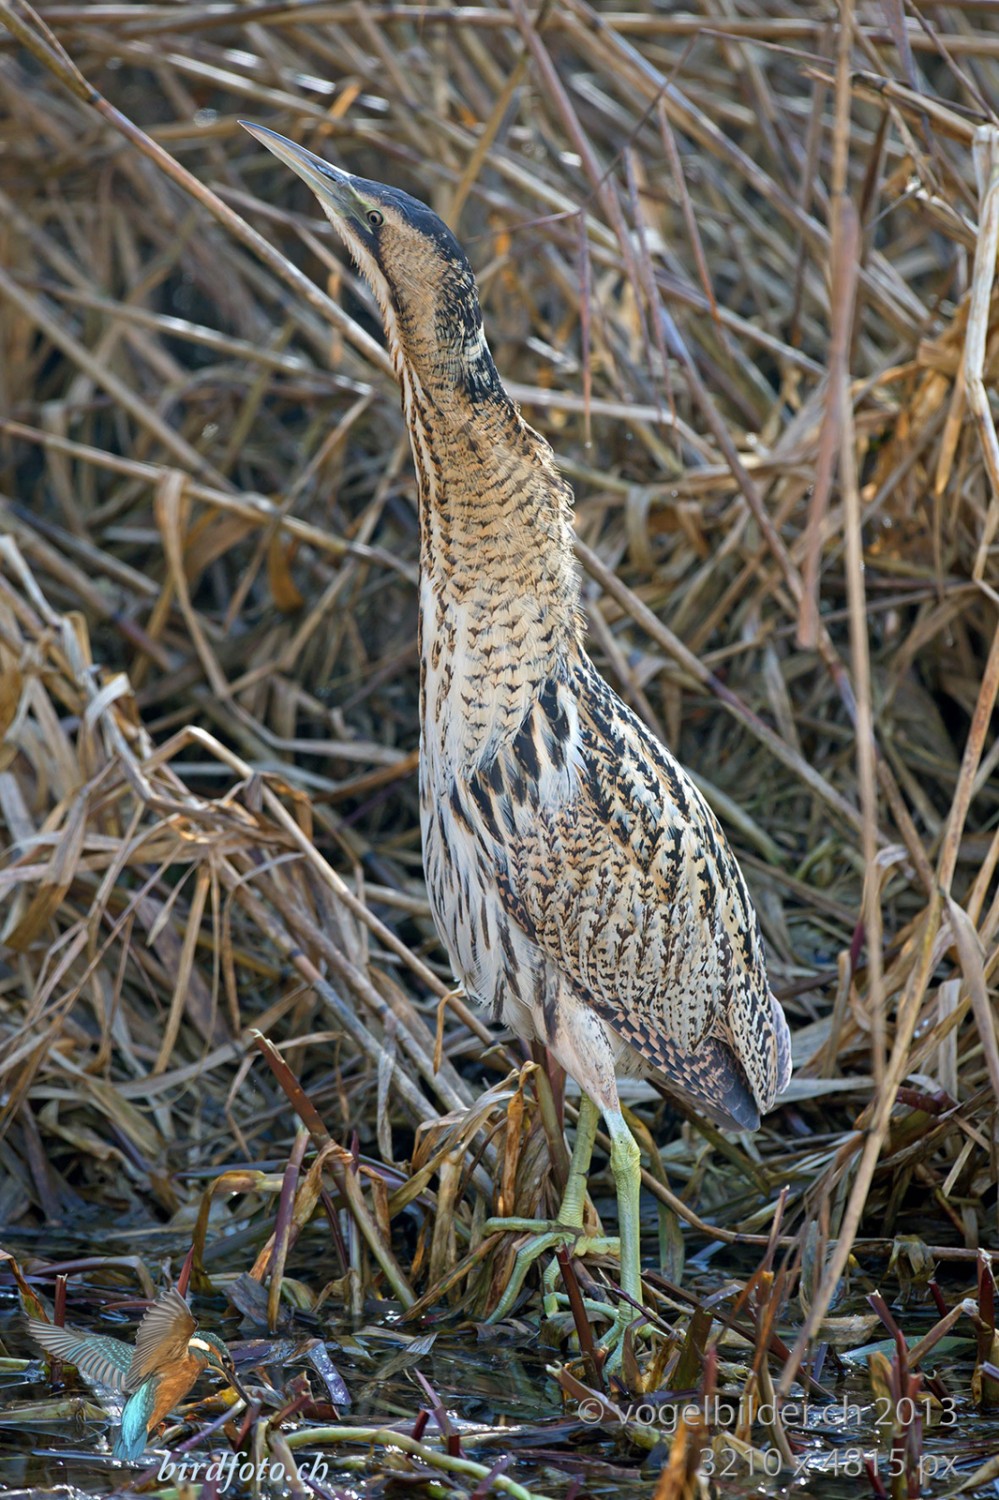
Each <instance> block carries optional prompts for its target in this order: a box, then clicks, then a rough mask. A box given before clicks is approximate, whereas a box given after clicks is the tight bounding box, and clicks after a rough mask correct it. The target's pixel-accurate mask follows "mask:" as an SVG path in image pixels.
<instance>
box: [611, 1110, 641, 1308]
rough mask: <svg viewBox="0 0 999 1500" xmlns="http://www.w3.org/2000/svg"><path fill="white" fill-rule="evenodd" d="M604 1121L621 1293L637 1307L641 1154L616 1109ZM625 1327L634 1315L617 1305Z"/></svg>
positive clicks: (639, 1259) (639, 1282)
mask: <svg viewBox="0 0 999 1500" xmlns="http://www.w3.org/2000/svg"><path fill="white" fill-rule="evenodd" d="M604 1119H605V1120H606V1122H607V1129H608V1131H609V1133H610V1138H611V1171H612V1172H613V1174H614V1185H615V1187H616V1188H617V1217H618V1231H619V1233H620V1236H621V1290H622V1292H624V1293H625V1294H626V1296H628V1297H632V1298H634V1300H635V1301H636V1302H637V1303H638V1304H639V1306H641V1302H642V1251H641V1217H640V1199H641V1192H642V1174H641V1161H642V1154H641V1152H640V1151H639V1149H638V1143H637V1141H636V1140H635V1137H634V1136H633V1135H632V1133H631V1131H630V1130H629V1129H628V1126H627V1124H626V1123H625V1119H624V1115H623V1114H622V1113H621V1111H620V1110H619V1109H618V1110H606V1111H605V1113H604ZM620 1313H621V1321H623V1322H624V1323H625V1324H626V1325H627V1324H628V1323H630V1322H631V1321H632V1319H633V1318H635V1317H636V1316H637V1314H636V1313H635V1309H634V1308H633V1307H629V1306H628V1304H627V1303H622V1304H621V1309H620Z"/></svg>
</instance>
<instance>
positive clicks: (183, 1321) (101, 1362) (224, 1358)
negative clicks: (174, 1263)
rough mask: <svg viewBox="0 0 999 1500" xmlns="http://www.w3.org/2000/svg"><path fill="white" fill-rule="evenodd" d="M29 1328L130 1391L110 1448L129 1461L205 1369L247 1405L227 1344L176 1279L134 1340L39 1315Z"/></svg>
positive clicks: (58, 1351)
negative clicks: (207, 1329)
mask: <svg viewBox="0 0 999 1500" xmlns="http://www.w3.org/2000/svg"><path fill="white" fill-rule="evenodd" d="M28 1332H29V1333H30V1335H31V1337H32V1338H33V1339H34V1340H35V1342H36V1343H37V1344H41V1346H42V1348H43V1349H45V1350H47V1351H48V1353H49V1354H54V1355H55V1356H56V1358H57V1359H61V1360H64V1361H65V1363H66V1364H70V1365H75V1366H76V1368H77V1369H78V1370H79V1371H80V1372H81V1373H82V1374H84V1375H85V1376H86V1377H87V1379H88V1380H93V1381H97V1382H98V1383H99V1384H100V1385H106V1386H110V1388H111V1389H112V1390H114V1391H120V1392H122V1393H123V1394H124V1395H125V1397H126V1400H125V1404H124V1407H123V1408H122V1413H121V1427H120V1429H119V1431H118V1436H117V1437H116V1438H115V1443H114V1448H113V1450H112V1453H113V1457H115V1458H120V1459H124V1460H125V1461H126V1462H131V1463H134V1462H136V1461H137V1460H139V1459H140V1458H141V1457H142V1455H143V1453H144V1451H145V1448H146V1443H147V1441H148V1438H149V1435H150V1433H151V1432H152V1431H153V1430H154V1429H155V1428H156V1427H157V1426H158V1425H159V1423H160V1422H162V1420H163V1418H164V1417H165V1416H166V1415H167V1413H168V1412H170V1411H172V1410H173V1408H174V1407H175V1406H176V1405H177V1403H178V1402H179V1401H182V1400H183V1399H184V1397H185V1396H186V1395H187V1393H188V1391H189V1390H190V1389H191V1387H192V1386H193V1385H194V1383H195V1381H196V1380H197V1378H198V1376H199V1375H201V1374H202V1373H203V1371H205V1370H213V1371H214V1372H215V1373H216V1374H219V1375H224V1376H225V1377H226V1379H227V1380H228V1381H229V1383H230V1385H232V1386H234V1387H235V1388H236V1390H237V1391H238V1393H239V1395H240V1396H241V1397H242V1399H243V1400H244V1401H245V1402H246V1404H247V1405H249V1397H248V1396H247V1394H246V1392H245V1391H244V1390H243V1388H242V1386H241V1385H240V1383H239V1380H238V1379H237V1377H236V1370H235V1366H234V1365H233V1361H232V1355H231V1354H230V1353H229V1350H228V1349H227V1348H226V1346H225V1344H224V1343H223V1342H222V1340H221V1339H220V1338H218V1337H217V1336H216V1335H215V1334H214V1333H203V1332H202V1331H201V1330H200V1329H199V1328H198V1325H197V1322H196V1321H195V1318H194V1314H193V1313H192V1312H191V1309H190V1308H189V1307H188V1305H187V1303H186V1301H185V1300H184V1298H183V1297H182V1296H181V1295H180V1292H178V1291H177V1289H176V1288H175V1287H171V1288H170V1290H169V1291H168V1292H166V1293H164V1295H163V1296H162V1297H161V1298H160V1299H159V1301H158V1302H154V1303H153V1305H152V1307H150V1309H149V1311H148V1312H147V1313H146V1315H145V1317H144V1318H143V1319H142V1322H141V1323H140V1324H139V1328H138V1332H137V1333H136V1336H135V1346H134V1347H133V1346H132V1345H131V1344H126V1343H124V1342H123V1341H122V1340H121V1339H114V1338H110V1337H109V1336H108V1335H107V1334H103V1333H83V1332H81V1330H79V1329H77V1328H59V1327H57V1326H56V1325H55V1324H53V1323H45V1322H43V1321H42V1320H41V1319H40V1318H29V1319H28Z"/></svg>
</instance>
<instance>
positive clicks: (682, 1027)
mask: <svg viewBox="0 0 999 1500" xmlns="http://www.w3.org/2000/svg"><path fill="white" fill-rule="evenodd" d="M247 129H248V130H249V131H250V133H251V134H252V135H254V136H255V137H256V139H257V140H258V141H259V142H260V143H261V145H263V146H266V147H267V149H268V150H269V151H272V152H273V153H274V154H275V156H277V157H279V158H280V159H281V161H283V162H284V163H286V165H287V166H289V167H290V168H291V169H292V171H294V172H297V174H298V175H299V177H301V178H303V179H304V181H305V182H307V183H308V185H309V187H310V188H311V189H312V191H313V192H314V193H315V195H316V197H317V198H318V200H319V203H320V205H321V207H322V209H323V211H324V213H325V214H326V216H327V218H329V219H330V221H331V222H332V224H333V226H334V228H335V229H336V231H337V232H338V234H339V235H340V237H341V239H342V240H343V241H344V244H345V245H346V247H347V249H348V251H349V252H350V254H351V255H352V256H353V258H354V260H355V261H356V263H357V265H358V267H359V268H360V270H361V272H362V274H363V275H364V277H365V278H366V280H367V282H368V284H369V286H370V287H371V290H372V292H373V293H374V296H375V299H376V301H377V303H378V306H379V308H380V309H381V313H382V317H383V319H384V324H385V331H386V334H387V338H388V344H389V349H390V352H391V357H392V362H393V365H394V368H395V372H396V375H397V376H398V379H399V383H400V385H401V387H402V399H403V409H404V412H405V416H406V421H407V423H408V426H409V433H410V438H411V442H412V449H413V458H414V460H415V464H416V473H417V479H418V489H419V511H420V628H419V656H420V720H421V739H420V806H421V823H422V830H423V860H424V868H425V871H426V877H427V890H428V895H429V899H430V905H431V908H432V911H433V914H434V920H435V922H436V925H437V929H438V932H439V933H440V936H441V939H442V940H443V943H444V945H445V947H446V948H447V951H448V954H449V956H450V959H451V963H452V965H453V966H454V969H455V971H456V973H457V974H458V975H459V976H460V978H461V979H462V981H463V982H464V985H465V987H466V989H467V991H468V992H469V993H470V994H471V995H473V996H474V997H476V998H478V999H480V1000H483V1001H485V1002H487V1003H488V1004H490V1005H491V1006H492V1008H493V1012H494V1015H495V1016H496V1017H498V1018H499V1017H501V1018H502V1019H503V1021H505V1022H506V1024H507V1025H509V1026H510V1027H511V1028H512V1029H513V1030H514V1032H516V1033H518V1034H519V1035H520V1036H522V1037H525V1038H528V1039H530V1038H533V1037H537V1038H539V1039H540V1040H541V1041H542V1042H543V1043H544V1044H545V1045H546V1046H547V1047H548V1048H549V1049H550V1051H551V1053H552V1054H553V1055H554V1057H555V1058H556V1059H557V1060H558V1062H559V1063H561V1065H562V1067H563V1068H564V1069H565V1070H566V1072H567V1073H569V1074H571V1076H572V1077H573V1078H575V1080H576V1082H577V1083H578V1084H579V1086H580V1089H581V1090H582V1096H583V1097H582V1101H581V1107H580V1115H579V1122H578V1127H577V1132H576V1141H575V1145H574V1148H573V1153H572V1158H571V1162H570V1171H569V1179H568V1184H567V1187H566V1190H565V1195H564V1197H563V1200H562V1204H561V1208H560V1211H559V1215H558V1221H557V1223H556V1224H554V1225H548V1224H546V1223H543V1222H539V1221H533V1220H494V1221H491V1223H490V1225H489V1226H487V1227H492V1228H498V1227H500V1225H506V1226H507V1227H511V1228H518V1229H524V1230H530V1231H532V1232H534V1233H535V1236H536V1237H535V1238H534V1240H533V1241H532V1242H530V1243H528V1244H527V1245H526V1246H525V1247H524V1249H523V1250H522V1251H521V1253H520V1255H519V1256H518V1261H517V1263H516V1264H515V1268H514V1274H513V1276H512V1277H511V1281H510V1284H509V1286H508V1288H507V1293H506V1295H505V1296H504V1298H503V1299H502V1301H501V1302H500V1305H499V1307H498V1308H497V1309H496V1312H495V1313H494V1316H504V1315H505V1313H506V1311H507V1310H508V1308H509V1307H510V1305H511V1303H512V1300H513V1298H514V1297H515V1296H516V1294H517V1292H518V1290H519V1287H520V1285H521V1283H522V1281H523V1274H524V1272H525V1270H526V1268H527V1265H528V1264H529V1263H530V1261H531V1260H532V1259H533V1258H534V1257H535V1256H536V1255H537V1254H538V1252H539V1250H540V1249H541V1248H544V1247H545V1246H550V1245H553V1244H556V1243H558V1242H559V1240H562V1241H564V1242H565V1243H577V1248H579V1244H578V1242H579V1240H580V1233H581V1230H582V1226H583V1207H584V1201H585V1184H586V1175H587V1171H588V1168H589V1162H590V1155H591V1152H592V1148H593V1142H594V1137H595V1133H596V1128H597V1120H598V1113H602V1115H603V1118H604V1121H605V1122H606V1126H607V1131H608V1134H609V1136H610V1142H611V1170H612V1172H613V1176H614V1181H615V1185H616V1188H617V1200H618V1222H619V1253H620V1258H621V1289H622V1291H623V1292H624V1293H625V1294H626V1296H625V1298H624V1299H622V1302H621V1303H620V1304H619V1314H618V1318H617V1320H616V1326H615V1328H613V1329H612V1332H611V1339H610V1344H611V1348H612V1349H614V1350H619V1346H620V1335H621V1331H622V1328H623V1327H624V1325H625V1324H626V1322H627V1321H630V1320H631V1319H633V1318H634V1316H635V1312H634V1306H633V1305H631V1306H629V1305H628V1304H629V1302H630V1303H631V1304H640V1303H641V1298H642V1284H641V1267H640V1245H639V1191H640V1185H641V1180H640V1171H639V1150H638V1146H637V1144H636V1142H635V1140H634V1138H633V1136H632V1134H631V1132H630V1130H629V1129H628V1125H627V1123H626V1121H625V1118H624V1115H623V1113H622V1111H621V1105H620V1101H619V1096H618V1087H617V1076H618V1075H619V1074H636V1073H637V1074H643V1073H649V1074H652V1075H654V1076H655V1077H656V1078H657V1079H658V1080H659V1081H660V1082H661V1083H662V1084H664V1085H666V1086H668V1088H669V1090H671V1091H672V1092H673V1093H674V1094H676V1095H679V1096H680V1097H681V1098H682V1099H683V1100H685V1101H686V1103H687V1104H688V1106H690V1107H691V1108H693V1109H694V1110H700V1111H702V1112H703V1113H704V1114H705V1115H707V1116H709V1117H710V1118H711V1119H712V1120H714V1121H716V1122H718V1123H719V1124H722V1125H724V1126H728V1127H731V1128H733V1129H738V1130H748V1129H755V1128H756V1127H757V1126H758V1125H759V1120H760V1112H761V1111H763V1110H767V1109H769V1108H770V1106H771V1105H772V1104H773V1103H774V1100H775V1098H776V1097H777V1095H778V1094H779V1093H780V1091H781V1090H782V1089H783V1088H784V1087H785V1085H786V1084H787V1081H788V1078H789V1076H790V1036H789V1033H788V1028H787V1022H786V1020H785V1018H784V1013H783V1011H782V1010H781V1007H780V1005H779V1004H778V1003H777V1001H776V999H775V998H774V996H773V995H772V994H771V992H770V988H769V985H768V982H767V974H766V967H765V960H764V951H763V941H762V936H761V933H760V928H759V923H758V920H757V917H756V913H755V911H754V909H753V905H752V901H751V899H750V895H749V892H748V890H747V888H746V883H745V881H744V879H743V876H742V872H741V871H740V869H739V866H738V864H737V863H736V860H735V857H734V855H733V854H732V851H731V849H730V848H729V846H728V843H727V841H726V839H725V835H724V834H723V833H722V830H721V828H720V827H719V825H718V823H717V821H716V819H715V817H714V815H713V814H712V812H711V810H710V809H709V807H708V806H707V804H706V802H705V801H704V799H703V798H702V797H701V795H700V793H699V792H698V791H697V790H696V788H695V787H694V785H693V783H692V782H691V780H690V779H689V777H688V776H687V775H686V773H685V772H684V770H683V769H682V767H681V766H680V765H679V764H678V762H677V761H676V760H675V759H674V758H673V756H672V755H671V754H670V752H669V751H668V750H667V749H666V748H665V747H664V746H663V745H662V744H660V742H659V741H658V740H657V738H656V737H655V735H653V734H652V733H651V732H650V731H649V729H648V728H647V727H646V725H645V724H643V723H642V721H641V720H640V719H639V718H638V717H637V716H636V715H635V714H634V713H632V711H631V709H630V708H628V706H627V705H626V704H625V703H623V702H622V701H621V699H620V698H618V696H617V695H616V694H615V693H614V692H613V691H612V689H611V688H610V687H609V686H608V684H607V683H606V682H605V681H604V680H603V678H602V677H601V676H600V674H599V672H597V670H596V668H595V667H594V666H593V664H592V662H591V661H590V659H589V657H588V656H587V654H586V652H585V650H584V648H583V621H582V616H581V612H580V588H579V574H578V570H577V567H576V563H575V559H574V551H573V528H572V511H571V505H572V493H571V491H570V489H569V486H568V484H567V483H566V482H565V480H563V479H562V478H561V476H560V475H559V472H558V469H557V467H556V462H555V457H554V455H553V453H552V450H551V448H550V447H549V445H548V443H546V442H545V440H544V438H542V437H541V436H540V435H539V434H538V433H536V432H534V431H533V430H532V429H531V428H530V427H529V426H528V425H527V423H526V422H525V421H524V420H523V418H522V417H521V415H520V412H519V411H518V409H517V407H516V406H515V405H514V403H513V401H512V400H511V399H510V397H509V396H508V395H507V392H506V391H505V389H504V387H503V384H502V382H501V380H500V377H499V375H498V373H497V371H496V366H495V364H494V363H493V359H492V355H491V354H490V351H489V347H488V345H487V343H486V339H485V335H484V333H483V327H482V315H481V312H480V309H479V300H478V293H477V290H476V285H475V279H474V277H473V274H472V270H471V267H470V265H469V262H468V259H467V257H466V256H465V253H464V251H463V250H462V248H461V246H460V245H459V244H458V242H457V240H456V239H455V237H454V235H453V234H452V233H451V231H450V230H449V229H448V227H447V226H446V225H445V224H444V223H443V222H442V221H441V220H440V219H439V218H438V217H437V215H436V214H434V213H432V212H431V210H430V209H429V208H427V207H426V206H425V205H424V204H423V203H420V202H418V201H417V200H416V199H415V198H411V197H410V196H409V195H408V194H406V193H404V192H400V191H399V190H397V189H395V188H392V187H386V186H384V185H383V184H381V183H378V182H370V181H367V180H366V179H364V178H361V177H355V176H353V175H352V174H351V173H349V172H345V171H343V170H342V169H341V168H339V167H335V166H331V165H330V163H328V162H326V161H323V160H322V159H321V158H320V157H318V156H315V155H313V153H312V152H311V151H307V150H305V149H304V147H302V146H300V145H297V144H296V143H295V142H294V141H290V140H286V139H285V138H284V137H283V136H280V135H276V134H275V133H274V132H273V131H271V130H265V129H263V128H262V127H260V126H256V125H248V126H247Z"/></svg>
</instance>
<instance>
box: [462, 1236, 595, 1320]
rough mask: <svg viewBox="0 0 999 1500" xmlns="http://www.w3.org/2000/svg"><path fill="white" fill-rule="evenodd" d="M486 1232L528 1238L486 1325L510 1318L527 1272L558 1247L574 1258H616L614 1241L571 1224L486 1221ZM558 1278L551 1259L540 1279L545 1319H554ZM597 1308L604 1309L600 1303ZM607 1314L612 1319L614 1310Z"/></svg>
mask: <svg viewBox="0 0 999 1500" xmlns="http://www.w3.org/2000/svg"><path fill="white" fill-rule="evenodd" d="M485 1230H486V1233H487V1234H497V1233H506V1234H529V1235H530V1236H531V1238H530V1239H528V1240H526V1241H525V1242H524V1244H523V1245H521V1247H520V1249H519V1250H518V1251H517V1258H516V1260H515V1261H514V1263H513V1270H512V1271H511V1272H510V1280H509V1281H508V1282H507V1284H506V1287H505V1288H504V1291H503V1295H502V1297H501V1298H500V1300H499V1302H498V1303H497V1304H496V1306H495V1307H494V1308H493V1310H492V1312H491V1313H490V1314H489V1317H488V1318H487V1319H486V1322H487V1323H499V1322H501V1321H502V1319H503V1318H505V1317H506V1316H507V1315H508V1314H509V1312H510V1309H511V1308H512V1307H513V1304H514V1303H515V1302H516V1300H517V1298H518V1296H519V1295H520V1290H521V1288H522V1287H523V1285H524V1278H525V1277H526V1275H527V1273H528V1271H529V1270H530V1269H531V1267H532V1266H533V1264H534V1262H535V1261H536V1260H537V1259H538V1257H539V1256H541V1255H544V1253H545V1251H546V1250H550V1251H552V1252H553V1254H554V1252H555V1251H556V1250H557V1249H558V1248H559V1246H560V1245H564V1246H565V1247H566V1249H567V1250H570V1251H571V1252H572V1254H573V1255H608V1254H611V1255H617V1254H618V1241H617V1240H616V1239H608V1238H605V1237H604V1236H596V1235H588V1234H584V1233H583V1231H582V1229H581V1228H579V1227H577V1226H576V1225H574V1224H561V1223H555V1222H553V1221H552V1220H550V1219H487V1220H486V1224H485ZM558 1274H559V1268H558V1262H557V1261H556V1260H555V1259H554V1258H553V1259H552V1261H551V1263H550V1264H549V1265H548V1266H546V1267H545V1272H544V1276H543V1278H542V1282H543V1286H544V1308H545V1316H546V1317H553V1316H554V1315H555V1313H556V1311H557V1309H558V1302H559V1295H558V1292H557V1290H556V1288H557V1285H558ZM599 1305H600V1306H601V1307H603V1304H602V1303H601V1304H599ZM607 1312H608V1313H609V1314H610V1316H611V1317H612V1318H613V1317H614V1316H615V1314H614V1309H613V1308H607Z"/></svg>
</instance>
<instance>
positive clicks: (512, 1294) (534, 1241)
mask: <svg viewBox="0 0 999 1500" xmlns="http://www.w3.org/2000/svg"><path fill="white" fill-rule="evenodd" d="M599 1119H600V1111H599V1109H598V1108H597V1106H596V1105H595V1104H594V1102H593V1100H592V1099H591V1098H590V1097H589V1095H587V1094H583V1095H582V1097H581V1099H580V1105H579V1120H578V1123H577V1125H576V1140H575V1144H574V1145H573V1148H572V1159H571V1161H570V1162H569V1176H568V1179H567V1181H566V1185H565V1192H564V1194H563V1196H562V1203H561V1205H560V1207H559V1211H558V1219H557V1220H556V1221H555V1222H554V1223H550V1222H549V1221H548V1220H547V1219H487V1220H486V1225H485V1228H486V1231H487V1233H489V1232H493V1231H495V1230H506V1231H507V1232H510V1231H513V1232H516V1231H518V1230H519V1231H521V1232H523V1233H527V1234H531V1235H532V1238H531V1239H529V1240H528V1241H527V1242H526V1244H524V1245H522V1246H521V1248H520V1249H519V1250H518V1252H517V1258H516V1260H515V1261H514V1263H513V1270H512V1271H511V1273H510V1280H509V1281H508V1282H507V1285H506V1287H505V1289H504V1291H503V1296H502V1297H501V1298H500V1300H499V1302H498V1303H497V1305H496V1307H495V1309H494V1310H493V1312H492V1313H491V1314H490V1315H489V1318H488V1321H489V1322H490V1323H497V1322H499V1321H500V1319H501V1318H505V1317H506V1315H507V1313H508V1312H509V1311H510V1309H511V1307H512V1306H513V1304H514V1302H515V1301H516V1299H517V1296H518V1295H519V1293H520V1289H521V1287H522V1286H523V1284H524V1277H525V1276H526V1275H527V1273H528V1271H529V1270H530V1268H531V1266H532V1265H533V1264H534V1262H535V1261H536V1260H537V1258H538V1256H539V1255H542V1254H543V1253H544V1252H545V1251H546V1250H554V1249H555V1248H557V1246H559V1245H570V1246H574V1247H575V1248H576V1250H577V1251H578V1252H579V1253H584V1252H585V1251H587V1250H603V1249H609V1248H611V1246H612V1245H613V1244H614V1242H613V1241H611V1240H603V1239H600V1240H598V1239H586V1238H585V1237H583V1236H582V1235H581V1230H582V1228H583V1205H584V1203H585V1202H586V1176H587V1173H588V1172H589V1170H590V1158H591V1157H592V1155H593V1141H594V1138H595V1137H596V1133H597V1124H598V1122H599ZM622 1123H623V1121H622ZM625 1129H626V1130H627V1126H625ZM547 1281H548V1278H547V1277H546V1290H547V1291H548V1292H549V1293H550V1292H551V1291H552V1290H553V1288H552V1287H550V1286H548V1285H547Z"/></svg>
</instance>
